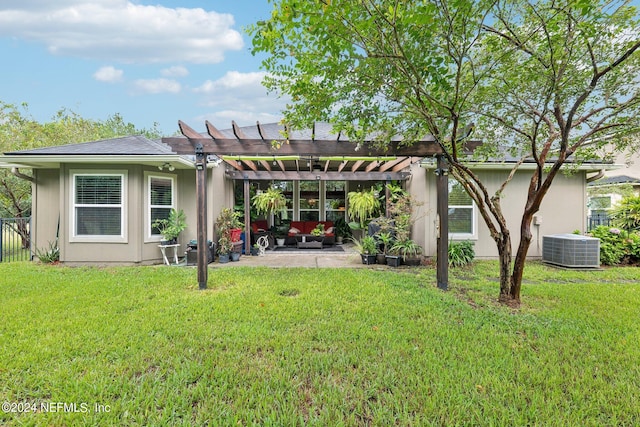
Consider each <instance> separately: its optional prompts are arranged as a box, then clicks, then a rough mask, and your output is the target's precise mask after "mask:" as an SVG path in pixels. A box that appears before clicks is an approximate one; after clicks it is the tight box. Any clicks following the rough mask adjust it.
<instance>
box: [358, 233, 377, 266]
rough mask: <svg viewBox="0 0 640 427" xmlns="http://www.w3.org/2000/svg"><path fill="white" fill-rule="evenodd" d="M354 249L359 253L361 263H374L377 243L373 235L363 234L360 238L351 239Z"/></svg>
mask: <svg viewBox="0 0 640 427" xmlns="http://www.w3.org/2000/svg"><path fill="white" fill-rule="evenodd" d="M353 243H354V245H355V249H356V251H358V252H359V253H360V257H361V258H362V263H363V264H375V263H376V254H377V253H378V243H377V242H376V239H374V238H373V236H365V237H363V238H362V239H361V240H358V239H353Z"/></svg>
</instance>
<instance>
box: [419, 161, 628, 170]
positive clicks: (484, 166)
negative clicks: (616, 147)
mask: <svg viewBox="0 0 640 427" xmlns="http://www.w3.org/2000/svg"><path fill="white" fill-rule="evenodd" d="M464 164H465V165H466V166H468V167H470V168H471V169H476V170H511V169H513V167H514V166H515V165H516V164H515V163H512V162H484V163H479V162H464ZM420 166H421V167H423V168H425V169H436V167H437V165H436V163H435V162H432V161H429V160H426V161H422V162H421V163H420ZM548 166H551V163H549V164H548ZM564 166H566V167H573V166H574V165H573V164H572V163H565V165H564ZM623 167H624V165H622V164H618V163H582V164H580V165H579V166H578V167H576V168H575V169H577V170H581V171H596V170H597V171H599V170H616V169H621V168H623ZM536 168H537V165H536V164H535V163H522V164H521V165H520V166H518V169H519V170H535V169H536Z"/></svg>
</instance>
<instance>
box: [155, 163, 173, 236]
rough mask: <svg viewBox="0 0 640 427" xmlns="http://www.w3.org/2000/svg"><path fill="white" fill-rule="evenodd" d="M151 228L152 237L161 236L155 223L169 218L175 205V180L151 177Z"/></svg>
mask: <svg viewBox="0 0 640 427" xmlns="http://www.w3.org/2000/svg"><path fill="white" fill-rule="evenodd" d="M148 180H149V181H148V182H149V193H148V194H149V227H150V234H151V236H159V235H160V231H159V230H158V227H156V226H154V225H153V224H154V222H155V221H157V220H159V219H167V218H169V213H170V212H171V209H172V208H174V207H175V206H174V203H173V194H174V191H173V187H174V179H173V178H166V177H158V176H149V177H148Z"/></svg>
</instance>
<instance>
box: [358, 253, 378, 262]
mask: <svg viewBox="0 0 640 427" xmlns="http://www.w3.org/2000/svg"><path fill="white" fill-rule="evenodd" d="M360 257H362V263H363V264H366V265H371V264H375V263H376V256H375V255H367V254H360Z"/></svg>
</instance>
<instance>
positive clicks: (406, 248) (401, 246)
mask: <svg viewBox="0 0 640 427" xmlns="http://www.w3.org/2000/svg"><path fill="white" fill-rule="evenodd" d="M391 250H392V252H394V253H396V254H398V256H400V257H401V258H402V261H403V262H404V263H405V264H407V265H420V258H419V257H418V255H420V254H422V246H420V245H418V244H417V243H416V242H414V241H413V240H411V239H402V240H397V241H396V242H395V243H394V244H393V246H392V247H391Z"/></svg>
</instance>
